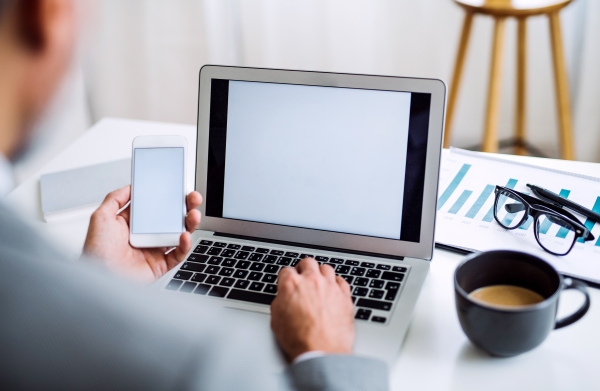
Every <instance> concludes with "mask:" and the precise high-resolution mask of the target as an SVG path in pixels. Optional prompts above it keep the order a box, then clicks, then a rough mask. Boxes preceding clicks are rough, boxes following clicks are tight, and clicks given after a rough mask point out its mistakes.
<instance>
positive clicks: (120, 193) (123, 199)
mask: <svg viewBox="0 0 600 391" xmlns="http://www.w3.org/2000/svg"><path fill="white" fill-rule="evenodd" d="M130 198H131V186H130V185H127V186H125V187H123V188H121V189H118V190H115V191H113V192H112V193H108V195H107V196H106V198H105V199H104V201H102V204H101V205H100V207H99V208H98V210H99V211H102V213H106V214H110V215H111V216H114V215H116V214H117V212H118V211H119V209H121V208H122V207H124V206H125V205H126V204H127V202H129V199H130Z"/></svg>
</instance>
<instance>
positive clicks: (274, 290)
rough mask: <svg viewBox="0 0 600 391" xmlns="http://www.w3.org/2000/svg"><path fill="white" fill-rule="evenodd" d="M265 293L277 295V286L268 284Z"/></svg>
mask: <svg viewBox="0 0 600 391" xmlns="http://www.w3.org/2000/svg"><path fill="white" fill-rule="evenodd" d="M263 292H265V293H273V294H276V293H277V285H275V284H267V286H265V290H264V291H263Z"/></svg>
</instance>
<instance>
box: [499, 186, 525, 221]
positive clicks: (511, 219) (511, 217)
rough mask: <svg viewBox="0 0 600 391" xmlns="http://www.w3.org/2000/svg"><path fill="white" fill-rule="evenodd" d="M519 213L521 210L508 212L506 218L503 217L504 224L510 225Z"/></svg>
mask: <svg viewBox="0 0 600 391" xmlns="http://www.w3.org/2000/svg"><path fill="white" fill-rule="evenodd" d="M523 194H527V195H529V193H523ZM511 199H512V198H511ZM519 204H520V202H519ZM517 214H519V212H517V213H507V214H506V216H504V219H502V224H504V226H506V227H510V226H511V223H512V222H513V220H514V219H515V217H516V216H517ZM517 223H518V222H517ZM530 224H531V223H530Z"/></svg>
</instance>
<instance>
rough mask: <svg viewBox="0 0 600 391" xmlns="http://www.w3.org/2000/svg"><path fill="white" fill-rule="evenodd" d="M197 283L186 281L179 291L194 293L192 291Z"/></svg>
mask: <svg viewBox="0 0 600 391" xmlns="http://www.w3.org/2000/svg"><path fill="white" fill-rule="evenodd" d="M196 285H197V284H196V283H195V282H189V281H186V282H185V283H184V284H183V286H182V287H181V289H180V290H179V292H185V293H192V291H193V290H194V289H195V288H196Z"/></svg>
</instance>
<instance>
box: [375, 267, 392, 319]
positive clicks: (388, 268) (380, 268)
mask: <svg viewBox="0 0 600 391" xmlns="http://www.w3.org/2000/svg"><path fill="white" fill-rule="evenodd" d="M391 268H392V267H391V266H390V265H377V269H379V270H390V269H391ZM373 318H379V316H374V317H373ZM383 319H385V318H383Z"/></svg>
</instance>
